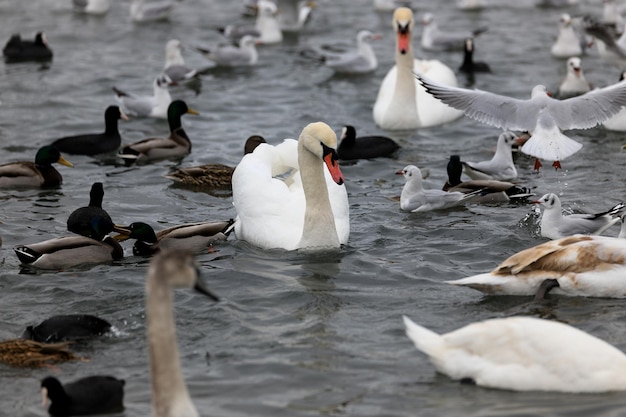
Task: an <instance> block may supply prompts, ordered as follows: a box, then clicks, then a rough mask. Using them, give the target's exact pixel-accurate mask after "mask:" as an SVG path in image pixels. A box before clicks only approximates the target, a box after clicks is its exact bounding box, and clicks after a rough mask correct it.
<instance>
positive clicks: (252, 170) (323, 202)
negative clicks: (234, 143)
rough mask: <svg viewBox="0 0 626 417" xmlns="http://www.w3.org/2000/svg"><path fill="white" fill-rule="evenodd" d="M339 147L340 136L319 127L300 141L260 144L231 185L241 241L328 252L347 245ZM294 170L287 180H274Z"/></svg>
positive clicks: (308, 128)
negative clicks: (329, 249)
mask: <svg viewBox="0 0 626 417" xmlns="http://www.w3.org/2000/svg"><path fill="white" fill-rule="evenodd" d="M336 148H337V135H335V133H334V132H333V130H332V129H331V128H330V127H329V126H328V125H327V124H325V123H322V122H317V123H311V124H309V125H307V126H306V127H305V128H304V130H302V133H301V134H300V139H299V140H298V141H297V142H296V141H295V140H293V139H285V141H284V142H283V143H282V144H280V145H277V146H271V145H268V144H261V145H259V146H258V147H257V148H256V149H255V150H254V152H253V153H251V154H248V155H245V156H244V157H243V159H242V160H241V162H240V163H239V165H237V168H236V169H235V172H234V173H233V181H232V182H233V204H234V206H235V209H236V210H237V216H238V218H237V220H236V222H235V234H236V236H237V238H238V239H242V240H246V241H248V242H250V243H252V244H254V245H256V246H259V247H261V248H264V249H271V248H282V249H286V250H294V249H303V248H305V249H318V248H319V249H328V248H338V247H339V246H340V245H341V244H346V243H347V242H348V236H349V235H350V219H349V210H348V209H349V207H348V195H347V192H346V188H345V185H343V176H342V174H341V171H340V170H339V165H338V163H337V152H336ZM324 165H326V166H327V167H328V169H325V168H324ZM293 170H296V171H295V172H292V173H291V175H290V176H289V177H287V178H286V179H284V178H283V179H281V178H274V177H275V176H277V175H283V176H284V175H285V174H288V173H289V171H293Z"/></svg>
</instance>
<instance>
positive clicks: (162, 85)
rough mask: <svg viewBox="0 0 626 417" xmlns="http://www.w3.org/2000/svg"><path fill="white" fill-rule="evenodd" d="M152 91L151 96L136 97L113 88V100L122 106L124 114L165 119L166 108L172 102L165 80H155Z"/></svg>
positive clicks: (160, 78)
mask: <svg viewBox="0 0 626 417" xmlns="http://www.w3.org/2000/svg"><path fill="white" fill-rule="evenodd" d="M152 89H153V95H151V96H138V95H136V94H133V93H127V92H125V91H122V90H119V89H117V88H116V87H113V91H114V92H115V98H116V99H117V101H118V102H119V103H120V104H121V105H122V108H123V109H124V112H125V113H126V114H129V115H131V116H138V117H155V118H157V119H167V108H168V106H169V105H170V103H171V102H172V96H171V95H170V92H169V90H168V88H167V80H165V79H164V78H162V77H157V78H155V79H154V81H153V83H152Z"/></svg>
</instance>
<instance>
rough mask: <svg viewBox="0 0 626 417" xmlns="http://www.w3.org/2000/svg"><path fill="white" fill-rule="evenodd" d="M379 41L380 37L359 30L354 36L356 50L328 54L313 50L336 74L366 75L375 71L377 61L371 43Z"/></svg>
mask: <svg viewBox="0 0 626 417" xmlns="http://www.w3.org/2000/svg"><path fill="white" fill-rule="evenodd" d="M378 39H380V35H379V34H377V33H372V32H370V31H369V30H361V31H359V33H358V34H357V36H356V49H351V50H348V51H345V52H329V51H326V50H324V49H323V48H315V51H314V52H315V53H316V54H318V55H320V57H321V58H320V59H321V60H323V61H324V64H325V65H326V66H327V67H328V68H330V69H332V70H333V71H335V72H336V73H338V74H367V73H370V72H374V71H376V68H378V60H377V59H376V53H375V52H374V48H372V45H370V42H371V41H374V40H378Z"/></svg>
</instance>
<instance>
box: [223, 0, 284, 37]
mask: <svg viewBox="0 0 626 417" xmlns="http://www.w3.org/2000/svg"><path fill="white" fill-rule="evenodd" d="M218 30H219V32H221V33H222V35H224V36H225V37H226V38H228V39H230V40H232V41H234V42H239V40H240V39H241V38H243V37H244V36H246V35H250V36H254V37H256V38H258V39H259V40H260V41H261V42H262V43H264V44H273V43H280V42H282V41H283V32H282V31H281V29H280V23H279V22H278V8H277V7H276V4H274V3H273V2H271V1H268V0H259V2H258V3H257V15H256V20H255V23H254V25H243V26H237V25H227V26H224V27H221V28H219V29H218Z"/></svg>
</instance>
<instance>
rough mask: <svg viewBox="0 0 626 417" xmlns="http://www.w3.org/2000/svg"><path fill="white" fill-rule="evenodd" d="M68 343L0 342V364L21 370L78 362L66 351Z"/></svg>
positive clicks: (77, 358)
mask: <svg viewBox="0 0 626 417" xmlns="http://www.w3.org/2000/svg"><path fill="white" fill-rule="evenodd" d="M68 346H69V343H67V342H64V343H41V342H35V341H34V340H27V339H10V340H5V341H3V342H0V362H1V363H6V364H8V365H11V366H18V367H23V368H41V367H44V366H47V365H50V364H54V363H59V362H65V361H72V360H80V359H81V358H80V357H78V356H76V355H74V354H73V353H72V352H70V351H69V350H68Z"/></svg>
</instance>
